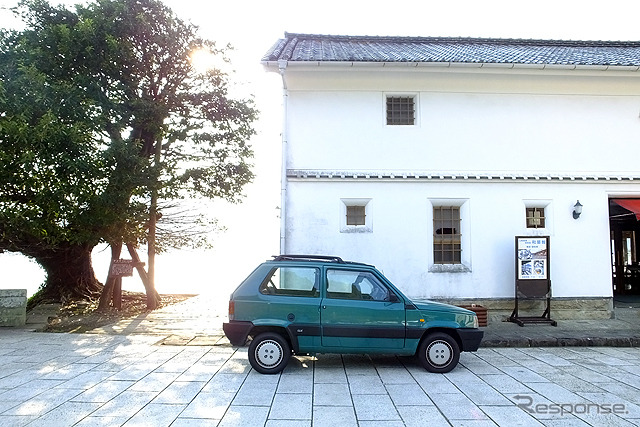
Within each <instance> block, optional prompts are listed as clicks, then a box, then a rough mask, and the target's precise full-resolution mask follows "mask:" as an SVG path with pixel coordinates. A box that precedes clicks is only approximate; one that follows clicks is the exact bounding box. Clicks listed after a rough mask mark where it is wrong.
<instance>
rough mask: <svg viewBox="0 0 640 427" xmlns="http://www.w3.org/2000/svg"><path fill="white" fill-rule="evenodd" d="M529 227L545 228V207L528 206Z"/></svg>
mask: <svg viewBox="0 0 640 427" xmlns="http://www.w3.org/2000/svg"><path fill="white" fill-rule="evenodd" d="M526 215H527V228H544V227H545V217H544V208H527V210H526Z"/></svg>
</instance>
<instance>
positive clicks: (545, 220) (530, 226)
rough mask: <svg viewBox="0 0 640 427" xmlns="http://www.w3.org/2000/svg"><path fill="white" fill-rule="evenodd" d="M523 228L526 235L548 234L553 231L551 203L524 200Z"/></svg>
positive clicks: (545, 200)
mask: <svg viewBox="0 0 640 427" xmlns="http://www.w3.org/2000/svg"><path fill="white" fill-rule="evenodd" d="M523 204H524V227H525V229H526V230H528V231H527V232H528V233H533V234H537V233H550V232H552V229H553V203H551V200H549V199H525V200H523Z"/></svg>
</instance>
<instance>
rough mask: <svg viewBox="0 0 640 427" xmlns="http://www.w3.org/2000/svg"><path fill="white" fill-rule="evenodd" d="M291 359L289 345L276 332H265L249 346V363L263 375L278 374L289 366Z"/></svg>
mask: <svg viewBox="0 0 640 427" xmlns="http://www.w3.org/2000/svg"><path fill="white" fill-rule="evenodd" d="M290 357H291V347H290V346H289V343H288V342H287V340H286V339H284V338H283V337H282V336H281V335H280V334H277V333H275V332H264V333H262V334H260V335H258V336H256V337H255V338H254V339H253V341H251V344H250V345H249V363H251V366H252V367H253V369H255V370H256V371H258V372H260V373H261V374H277V373H278V372H280V371H282V370H283V369H284V368H285V366H287V363H289V358H290Z"/></svg>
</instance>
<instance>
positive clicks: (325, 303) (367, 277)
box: [320, 268, 405, 350]
mask: <svg viewBox="0 0 640 427" xmlns="http://www.w3.org/2000/svg"><path fill="white" fill-rule="evenodd" d="M324 282H325V283H324V293H323V299H322V303H321V307H320V322H321V334H322V338H321V341H322V346H323V347H327V348H334V349H335V347H341V348H343V349H353V350H358V349H362V350H375V349H394V348H403V347H404V340H405V307H404V302H403V301H402V300H401V299H400V298H398V297H397V296H396V295H395V293H393V291H392V290H391V289H389V287H388V286H387V285H386V284H385V283H384V281H383V280H382V279H380V278H379V277H377V276H376V275H375V274H373V272H371V271H367V270H359V269H337V268H326V271H325V280H324Z"/></svg>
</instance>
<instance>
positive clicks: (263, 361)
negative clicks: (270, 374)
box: [256, 340, 283, 368]
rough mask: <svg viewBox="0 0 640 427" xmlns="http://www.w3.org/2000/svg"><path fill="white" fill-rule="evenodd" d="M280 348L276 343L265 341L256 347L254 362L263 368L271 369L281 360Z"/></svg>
mask: <svg viewBox="0 0 640 427" xmlns="http://www.w3.org/2000/svg"><path fill="white" fill-rule="evenodd" d="M282 354H283V352H282V347H281V346H280V344H278V343H277V342H276V341H273V340H266V341H263V342H261V343H260V344H258V347H256V360H257V362H258V363H259V364H260V366H262V367H263V368H273V367H274V366H277V365H278V363H280V361H281V360H282Z"/></svg>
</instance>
